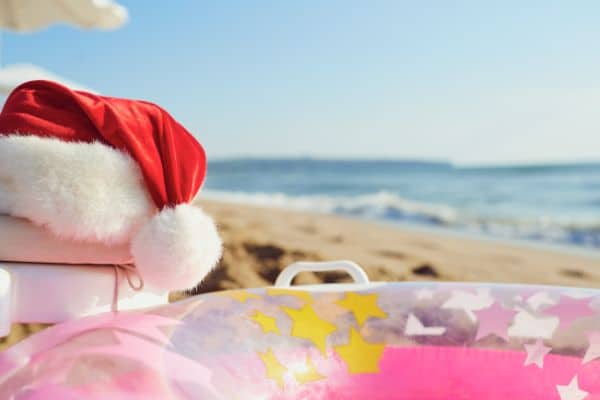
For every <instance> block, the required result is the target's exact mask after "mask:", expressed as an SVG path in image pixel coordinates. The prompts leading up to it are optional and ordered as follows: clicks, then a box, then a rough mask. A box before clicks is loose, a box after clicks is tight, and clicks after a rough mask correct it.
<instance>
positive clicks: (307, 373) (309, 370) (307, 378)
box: [294, 356, 325, 385]
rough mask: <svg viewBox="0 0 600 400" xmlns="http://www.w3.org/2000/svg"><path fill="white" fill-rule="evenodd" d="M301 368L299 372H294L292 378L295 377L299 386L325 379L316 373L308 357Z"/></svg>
mask: <svg viewBox="0 0 600 400" xmlns="http://www.w3.org/2000/svg"><path fill="white" fill-rule="evenodd" d="M302 367H303V368H302V369H301V370H300V371H296V372H295V373H294V377H296V380H297V381H298V383H300V384H301V385H303V384H305V383H309V382H314V381H318V380H321V379H324V378H325V376H323V375H321V374H320V373H319V371H317V369H316V368H315V364H313V362H312V360H311V359H310V356H306V364H305V365H303V366H302Z"/></svg>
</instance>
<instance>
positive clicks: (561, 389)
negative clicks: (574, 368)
mask: <svg viewBox="0 0 600 400" xmlns="http://www.w3.org/2000/svg"><path fill="white" fill-rule="evenodd" d="M556 390H558V395H559V396H560V400H583V399H585V398H586V397H587V395H588V394H589V393H588V392H586V391H585V390H581V389H580V388H579V382H578V381H577V375H575V376H574V377H573V379H571V382H570V383H569V384H568V385H556Z"/></svg>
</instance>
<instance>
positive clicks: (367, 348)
mask: <svg viewBox="0 0 600 400" xmlns="http://www.w3.org/2000/svg"><path fill="white" fill-rule="evenodd" d="M334 349H335V351H336V353H337V354H338V355H339V356H340V358H341V359H342V360H344V362H345V363H346V365H347V366H348V371H349V372H350V373H351V374H367V373H369V374H373V373H377V372H379V361H380V360H381V356H382V355H383V351H384V349H385V345H384V344H373V343H368V342H366V341H365V340H364V339H363V338H362V336H361V335H360V334H359V333H358V332H357V331H356V329H354V328H350V340H349V342H348V344H344V345H341V346H335V347H334Z"/></svg>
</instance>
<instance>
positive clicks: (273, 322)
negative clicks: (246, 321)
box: [250, 311, 281, 333]
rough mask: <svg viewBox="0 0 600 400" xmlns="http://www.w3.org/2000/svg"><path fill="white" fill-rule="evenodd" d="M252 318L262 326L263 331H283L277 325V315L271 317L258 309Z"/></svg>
mask: <svg viewBox="0 0 600 400" xmlns="http://www.w3.org/2000/svg"><path fill="white" fill-rule="evenodd" d="M250 319H251V320H253V321H254V322H256V323H257V324H259V325H260V327H261V328H262V330H263V333H269V332H273V333H281V332H279V328H278V327H277V318H275V317H270V316H268V315H266V314H263V313H261V312H260V311H256V312H255V313H254V315H253V316H252V318H250Z"/></svg>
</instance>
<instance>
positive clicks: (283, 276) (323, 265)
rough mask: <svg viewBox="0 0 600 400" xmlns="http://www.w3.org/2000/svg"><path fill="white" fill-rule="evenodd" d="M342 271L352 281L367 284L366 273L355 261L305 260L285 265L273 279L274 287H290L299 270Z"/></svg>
mask: <svg viewBox="0 0 600 400" xmlns="http://www.w3.org/2000/svg"><path fill="white" fill-rule="evenodd" d="M327 271H344V272H347V273H348V275H350V276H351V277H352V279H353V280H354V283H356V284H362V285H368V284H369V277H368V276H367V273H366V272H365V271H364V270H363V269H362V268H361V267H360V266H359V265H358V264H356V263H354V262H352V261H348V260H336V261H322V262H307V261H300V262H295V263H293V264H290V265H288V266H287V267H285V269H284V270H283V271H281V272H280V273H279V276H278V277H277V279H276V280H275V287H290V286H291V285H292V281H293V280H294V278H295V277H296V275H298V274H299V273H301V272H327Z"/></svg>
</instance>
